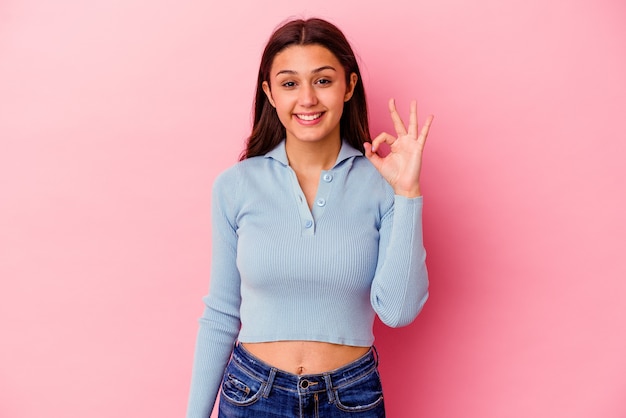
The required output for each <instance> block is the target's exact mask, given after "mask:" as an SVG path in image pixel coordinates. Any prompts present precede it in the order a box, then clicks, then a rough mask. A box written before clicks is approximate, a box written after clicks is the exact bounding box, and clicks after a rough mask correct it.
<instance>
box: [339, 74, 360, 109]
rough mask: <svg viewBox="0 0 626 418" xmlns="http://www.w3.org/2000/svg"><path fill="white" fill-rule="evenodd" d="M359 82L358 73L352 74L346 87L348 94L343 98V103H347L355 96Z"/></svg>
mask: <svg viewBox="0 0 626 418" xmlns="http://www.w3.org/2000/svg"><path fill="white" fill-rule="evenodd" d="M358 81H359V76H358V75H356V73H352V74H350V80H349V83H348V85H347V86H346V94H345V95H344V96H343V101H344V102H347V101H348V100H350V99H351V98H352V95H353V94H354V88H355V87H356V83H358Z"/></svg>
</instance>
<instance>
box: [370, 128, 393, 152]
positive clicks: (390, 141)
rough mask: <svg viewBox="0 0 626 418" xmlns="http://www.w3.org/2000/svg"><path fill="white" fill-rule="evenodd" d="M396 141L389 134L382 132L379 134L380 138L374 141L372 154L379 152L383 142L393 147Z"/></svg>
mask: <svg viewBox="0 0 626 418" xmlns="http://www.w3.org/2000/svg"><path fill="white" fill-rule="evenodd" d="M395 141H396V138H395V137H394V136H393V135H389V134H388V133H387V132H382V133H380V134H378V136H377V137H376V138H374V139H373V140H372V152H376V151H378V147H379V146H380V144H382V143H383V142H386V143H388V144H389V145H391V144H393V143H394V142H395Z"/></svg>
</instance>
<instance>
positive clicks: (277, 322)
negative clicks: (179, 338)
mask: <svg viewBox="0 0 626 418" xmlns="http://www.w3.org/2000/svg"><path fill="white" fill-rule="evenodd" d="M211 219H212V262H211V281H210V288H209V294H208V295H207V296H206V297H204V299H203V301H204V303H205V309H204V313H203V315H202V317H201V318H200V321H199V322H200V327H199V331H198V336H197V341H196V351H195V357H194V366H193V373H192V382H191V390H190V397H189V404H188V410H187V417H188V418H196V417H198V418H199V417H202V418H208V417H209V415H210V414H211V410H212V409H213V405H214V403H215V399H216V397H217V392H218V390H219V387H220V383H221V379H222V374H223V372H224V369H225V367H226V364H227V363H228V360H229V357H230V355H231V352H232V348H233V345H234V342H235V341H236V340H239V341H241V342H267V341H281V340H307V341H323V342H329V343H336V344H344V345H353V346H362V347H367V346H370V345H372V343H373V342H374V336H373V333H372V327H373V322H374V316H375V315H378V317H379V318H380V319H381V321H382V322H384V323H385V324H387V325H389V326H392V327H398V326H403V325H407V324H409V323H410V322H411V321H413V319H414V318H415V317H416V316H417V314H418V313H419V312H420V310H421V309H422V306H423V305H424V303H425V302H426V299H427V297H428V274H427V271H426V264H425V259H426V252H425V250H424V245H423V240H422V198H421V197H417V198H405V197H402V196H398V195H394V192H393V189H392V188H391V186H390V185H389V184H388V183H387V182H386V181H385V180H384V179H383V178H382V176H381V175H380V173H379V172H378V171H377V170H376V168H375V167H374V166H373V165H372V164H371V163H370V162H369V161H368V160H367V159H366V158H365V157H364V156H363V154H362V153H361V152H359V151H357V150H356V149H354V148H353V147H351V146H350V145H348V143H347V142H345V141H344V142H343V143H342V147H341V150H340V152H339V155H338V157H337V161H336V163H335V165H334V166H333V167H332V168H331V169H330V170H325V171H322V173H321V175H320V181H319V186H318V190H317V195H316V197H315V201H314V202H313V207H312V209H310V208H309V205H308V204H307V201H306V199H305V197H304V193H303V192H302V189H301V188H300V185H299V183H298V180H297V177H296V174H295V172H294V171H293V170H292V169H291V167H290V166H289V162H288V160H287V154H286V151H285V142H284V141H283V142H281V143H280V144H279V145H278V146H277V147H276V148H275V149H273V150H272V151H270V152H269V153H267V154H266V155H264V156H258V157H253V158H249V159H246V160H243V161H241V162H239V163H237V164H235V165H234V166H233V167H231V168H229V169H228V170H226V171H224V172H223V173H222V174H221V175H220V176H218V178H217V179H216V180H215V182H214V184H213V195H212V213H211Z"/></svg>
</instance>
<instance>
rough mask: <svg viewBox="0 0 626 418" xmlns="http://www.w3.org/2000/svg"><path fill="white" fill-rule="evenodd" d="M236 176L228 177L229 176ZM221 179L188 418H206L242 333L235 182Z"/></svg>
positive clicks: (215, 199)
mask: <svg viewBox="0 0 626 418" xmlns="http://www.w3.org/2000/svg"><path fill="white" fill-rule="evenodd" d="M226 173H229V174H232V170H231V171H230V172H226ZM226 173H225V174H226ZM225 174H222V175H221V176H220V177H218V179H217V180H216V181H215V183H214V186H213V193H212V211H211V212H212V213H211V220H212V223H211V225H212V253H211V279H210V289H209V294H208V296H206V297H205V298H204V299H203V300H204V303H205V309H204V313H203V315H202V317H201V318H200V321H199V322H200V327H199V330H198V336H197V340H196V348H195V355H194V364H193V371H192V379H191V389H190V392H189V402H188V405H187V418H208V417H209V416H210V415H211V411H212V409H213V405H214V404H215V400H216V397H217V393H218V390H219V388H220V384H221V380H222V375H223V373H224V369H225V368H226V364H227V363H228V360H229V358H230V355H231V352H232V349H233V345H234V342H235V339H236V338H237V335H238V333H239V328H240V319H239V307H240V304H241V296H240V277H239V272H238V270H237V266H236V251H237V233H236V226H235V219H234V217H235V215H234V213H235V211H234V207H233V206H234V202H236V201H237V200H236V199H237V187H236V181H235V180H236V179H234V178H233V176H232V175H229V176H228V175H225Z"/></svg>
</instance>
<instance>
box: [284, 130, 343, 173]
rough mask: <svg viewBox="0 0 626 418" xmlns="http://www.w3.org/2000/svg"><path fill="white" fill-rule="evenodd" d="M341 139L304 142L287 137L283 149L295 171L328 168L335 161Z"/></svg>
mask: <svg viewBox="0 0 626 418" xmlns="http://www.w3.org/2000/svg"><path fill="white" fill-rule="evenodd" d="M340 150H341V140H340V139H337V140H332V141H316V142H304V141H298V140H289V138H288V139H287V141H286V143H285V151H286V152H287V159H288V161H289V166H291V168H292V169H293V170H295V171H310V170H329V169H331V168H332V167H333V166H334V165H335V162H336V161H337V156H338V155H339V151H340Z"/></svg>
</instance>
